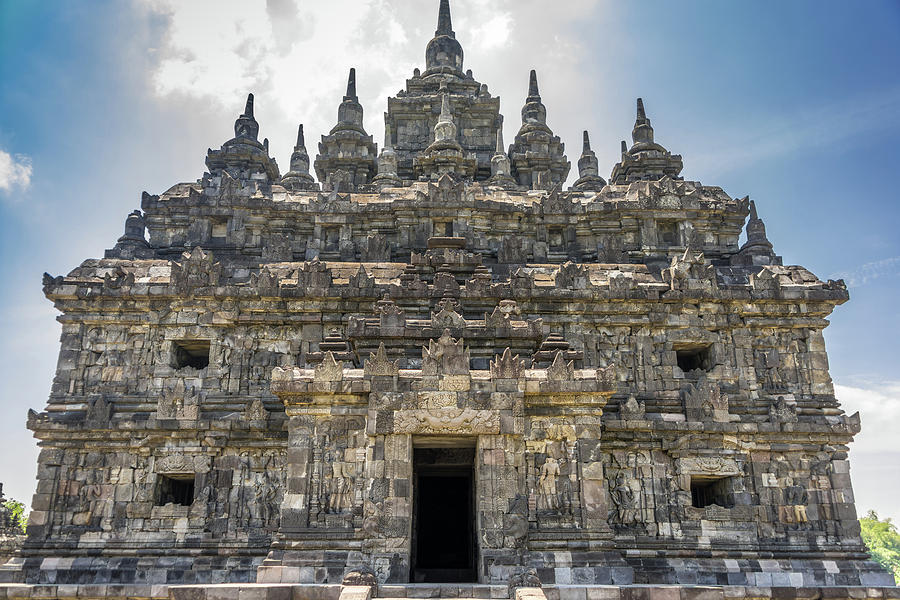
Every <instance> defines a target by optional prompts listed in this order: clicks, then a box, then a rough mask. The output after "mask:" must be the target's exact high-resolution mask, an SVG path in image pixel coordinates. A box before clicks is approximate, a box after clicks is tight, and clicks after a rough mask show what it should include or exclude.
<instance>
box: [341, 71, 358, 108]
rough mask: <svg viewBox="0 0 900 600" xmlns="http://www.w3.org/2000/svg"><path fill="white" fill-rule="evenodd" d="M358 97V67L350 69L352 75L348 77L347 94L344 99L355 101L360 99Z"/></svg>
mask: <svg viewBox="0 0 900 600" xmlns="http://www.w3.org/2000/svg"><path fill="white" fill-rule="evenodd" d="M358 99H359V98H358V97H357V95H356V69H354V68H351V69H350V76H349V77H348V78H347V94H346V95H345V96H344V100H353V101H354V102H356V101H358Z"/></svg>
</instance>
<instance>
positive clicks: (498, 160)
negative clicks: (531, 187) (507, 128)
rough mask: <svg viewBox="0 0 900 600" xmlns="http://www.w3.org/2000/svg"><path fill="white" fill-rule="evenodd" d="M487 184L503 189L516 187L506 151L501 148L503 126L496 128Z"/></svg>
mask: <svg viewBox="0 0 900 600" xmlns="http://www.w3.org/2000/svg"><path fill="white" fill-rule="evenodd" d="M488 184H490V185H496V186H500V187H502V188H504V189H513V188H515V187H517V185H516V180H515V179H513V178H512V165H511V163H510V161H509V156H508V155H507V154H506V149H505V148H504V147H503V126H502V125H501V126H500V127H498V128H497V146H496V148H495V150H494V156H492V157H491V178H490V179H488Z"/></svg>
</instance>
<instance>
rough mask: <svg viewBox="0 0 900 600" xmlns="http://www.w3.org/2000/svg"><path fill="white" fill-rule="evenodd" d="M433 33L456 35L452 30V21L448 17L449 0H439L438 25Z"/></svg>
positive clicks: (437, 34) (436, 34)
mask: <svg viewBox="0 0 900 600" xmlns="http://www.w3.org/2000/svg"><path fill="white" fill-rule="evenodd" d="M434 35H435V36H440V35H449V36H450V37H456V33H454V31H453V21H452V19H451V18H450V0H441V8H440V12H439V13H438V27H437V31H435V32H434Z"/></svg>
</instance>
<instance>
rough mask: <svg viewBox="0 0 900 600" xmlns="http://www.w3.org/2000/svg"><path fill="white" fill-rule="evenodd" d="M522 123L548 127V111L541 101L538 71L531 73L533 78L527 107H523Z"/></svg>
mask: <svg viewBox="0 0 900 600" xmlns="http://www.w3.org/2000/svg"><path fill="white" fill-rule="evenodd" d="M522 123H537V124H540V125H546V123H547V109H546V107H544V103H543V102H542V101H541V93H540V91H539V90H538V81H537V71H534V70H532V71H531V78H530V79H529V82H528V98H526V99H525V106H524V107H522Z"/></svg>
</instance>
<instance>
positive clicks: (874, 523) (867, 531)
mask: <svg viewBox="0 0 900 600" xmlns="http://www.w3.org/2000/svg"><path fill="white" fill-rule="evenodd" d="M859 525H860V527H861V528H862V538H863V541H864V542H865V543H866V546H868V548H869V554H871V555H872V560H874V561H875V562H877V563H878V564H880V565H881V566H882V567H884V568H885V569H887V570H888V571H890V572H891V573H893V574H894V580H895V581H896V582H897V584H898V585H900V533H897V527H896V526H895V525H894V524H893V523H891V520H890V519H884V520H883V521H882V520H880V519H879V518H878V514H877V513H876V512H875V511H874V510H870V511H869V513H868V514H867V515H866V516H865V517H863V518H862V519H860V520H859Z"/></svg>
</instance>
